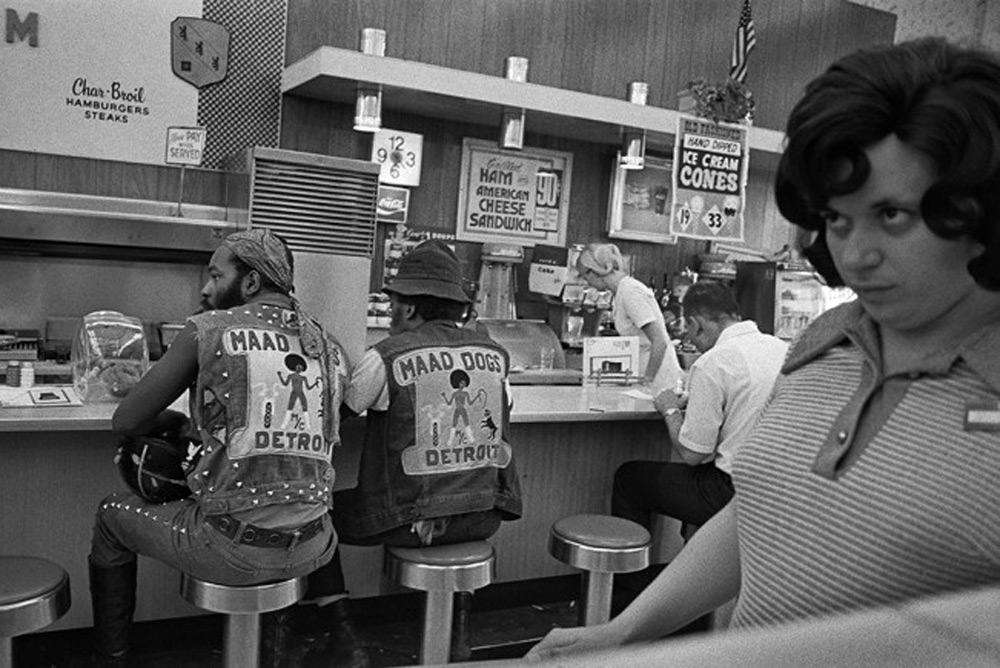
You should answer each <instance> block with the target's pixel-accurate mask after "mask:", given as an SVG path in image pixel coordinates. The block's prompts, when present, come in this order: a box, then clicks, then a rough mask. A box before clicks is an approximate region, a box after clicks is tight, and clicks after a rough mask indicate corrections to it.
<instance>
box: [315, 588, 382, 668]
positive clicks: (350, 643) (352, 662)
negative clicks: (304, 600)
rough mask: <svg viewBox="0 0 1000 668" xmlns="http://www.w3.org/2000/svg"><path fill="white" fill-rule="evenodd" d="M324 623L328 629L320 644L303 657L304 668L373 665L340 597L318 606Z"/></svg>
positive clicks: (368, 666)
mask: <svg viewBox="0 0 1000 668" xmlns="http://www.w3.org/2000/svg"><path fill="white" fill-rule="evenodd" d="M319 614H320V616H321V617H323V619H324V623H323V626H324V628H326V629H327V630H328V631H329V633H328V634H326V637H325V638H324V640H323V641H321V644H320V645H318V646H317V647H315V648H313V649H311V650H310V651H309V652H308V653H307V654H306V655H305V657H304V658H303V661H302V665H303V667H304V668H334V667H336V668H370V666H371V661H370V660H369V659H368V652H367V651H366V650H365V646H364V644H363V643H362V642H361V639H360V638H358V633H357V631H356V630H355V628H354V623H353V622H352V621H351V617H350V614H349V613H348V610H347V599H346V598H341V599H338V600H336V601H334V602H333V603H330V604H329V605H324V606H323V607H321V608H320V609H319Z"/></svg>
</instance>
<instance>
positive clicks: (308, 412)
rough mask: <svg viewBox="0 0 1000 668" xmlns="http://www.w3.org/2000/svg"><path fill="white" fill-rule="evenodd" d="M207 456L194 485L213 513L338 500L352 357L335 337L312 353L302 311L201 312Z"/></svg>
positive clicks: (201, 399)
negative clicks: (335, 458)
mask: <svg viewBox="0 0 1000 668" xmlns="http://www.w3.org/2000/svg"><path fill="white" fill-rule="evenodd" d="M191 321H192V322H193V323H194V324H195V325H196V327H197V337H198V365H199V368H198V380H197V383H196V387H195V389H194V391H193V392H192V394H191V416H192V418H193V420H194V422H195V424H196V426H197V428H198V430H199V432H200V434H201V437H202V454H201V458H200V459H199V460H198V462H197V465H196V466H195V468H194V470H193V471H191V472H190V473H189V474H188V485H189V486H190V487H191V491H192V493H193V494H194V495H195V497H196V498H197V499H198V500H199V501H200V502H201V504H202V505H203V507H204V509H205V513H206V514H209V515H217V514H227V513H233V512H239V511H246V510H252V509H254V508H261V507H265V506H270V505H274V504H282V503H290V502H298V503H305V504H317V505H323V506H326V507H329V505H330V500H331V495H332V494H331V493H332V489H333V481H334V472H333V466H332V463H331V455H332V448H333V447H334V446H335V445H336V444H337V442H338V440H339V437H338V432H339V413H340V402H341V399H342V397H343V389H344V379H345V378H346V375H347V369H346V360H345V358H344V355H343V351H342V350H341V348H340V346H339V344H337V342H336V341H335V340H334V339H333V338H332V337H330V336H329V335H326V337H325V341H326V346H327V350H326V352H325V354H324V355H323V356H322V357H321V359H312V358H310V357H309V356H308V355H306V354H305V353H304V352H303V350H302V346H301V343H300V340H299V335H298V326H297V321H296V315H295V312H294V311H292V310H289V309H286V308H282V307H279V306H271V305H268V304H261V303H254V302H251V303H249V304H246V305H245V306H240V307H236V308H234V309H231V310H228V311H209V312H206V313H202V314H199V315H196V316H193V317H192V318H191Z"/></svg>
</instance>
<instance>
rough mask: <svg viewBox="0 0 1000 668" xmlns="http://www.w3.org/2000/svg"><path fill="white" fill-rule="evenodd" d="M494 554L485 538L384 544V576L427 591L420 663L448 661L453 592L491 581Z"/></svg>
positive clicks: (406, 585)
mask: <svg viewBox="0 0 1000 668" xmlns="http://www.w3.org/2000/svg"><path fill="white" fill-rule="evenodd" d="M495 569H496V557H495V553H494V551H493V546H492V545H490V544H489V543H487V542H486V541H475V542H470V543H455V544H454V545H441V546H431V547H419V548H406V547H387V548H386V559H385V575H386V577H388V578H389V579H390V580H392V581H393V582H395V583H397V584H401V585H403V586H404V587H408V588H410V589H418V590H420V591H425V592H427V597H426V600H425V602H424V627H423V635H422V637H421V640H420V663H421V665H426V664H434V665H437V664H442V663H448V658H449V650H450V649H451V618H452V612H453V610H454V594H455V592H457V591H475V590H476V589H479V588H481V587H485V586H486V585H488V584H489V583H490V582H492V581H493V574H494V571H495Z"/></svg>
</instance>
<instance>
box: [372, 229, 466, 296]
mask: <svg viewBox="0 0 1000 668" xmlns="http://www.w3.org/2000/svg"><path fill="white" fill-rule="evenodd" d="M464 283H465V279H464V277H463V275H462V263H461V261H460V260H459V259H458V256H457V255H455V253H454V251H452V250H451V249H450V248H448V246H447V244H445V243H444V242H443V241H441V240H440V239H430V240H429V241H425V242H423V243H421V244H420V245H419V246H417V247H416V248H414V249H413V250H411V251H410V252H409V253H407V254H406V255H404V256H403V259H402V260H400V261H399V270H398V271H397V272H396V276H395V278H393V279H392V281H391V282H390V283H387V284H386V286H385V287H384V288H383V289H384V290H385V291H386V292H390V293H391V292H395V293H396V294H398V295H414V296H416V295H427V296H430V297H438V298H440V299H450V300H452V301H456V302H461V303H463V304H468V303H469V302H470V301H472V300H471V299H469V296H468V295H467V294H466V293H465V289H464V288H463V287H462V286H463V285H464Z"/></svg>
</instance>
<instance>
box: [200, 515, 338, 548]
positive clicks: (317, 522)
mask: <svg viewBox="0 0 1000 668" xmlns="http://www.w3.org/2000/svg"><path fill="white" fill-rule="evenodd" d="M205 520H206V521H207V522H208V523H209V524H210V525H212V527H214V528H215V529H216V531H218V532H219V533H221V534H222V535H223V536H225V537H226V538H236V534H237V532H239V535H240V537H239V542H240V543H242V544H243V545H252V546H254V547H281V548H289V547H294V546H295V545H297V544H299V543H304V542H305V541H307V540H309V539H310V538H312V537H313V536H315V535H317V534H319V533H321V532H322V531H323V518H322V517H317V518H316V519H314V520H313V521H312V522H309V523H308V524H305V525H303V526H302V527H301V528H299V529H298V530H296V531H275V530H274V529H264V528H262V527H258V526H254V525H253V524H247V523H246V522H240V521H239V520H237V519H235V518H233V517H230V516H229V515H206V516H205Z"/></svg>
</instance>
